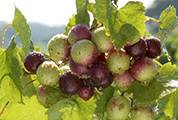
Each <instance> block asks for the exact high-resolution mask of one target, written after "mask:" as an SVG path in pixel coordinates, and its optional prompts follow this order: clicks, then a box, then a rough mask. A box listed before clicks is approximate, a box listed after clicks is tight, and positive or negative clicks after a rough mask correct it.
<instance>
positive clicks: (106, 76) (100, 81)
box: [89, 62, 113, 87]
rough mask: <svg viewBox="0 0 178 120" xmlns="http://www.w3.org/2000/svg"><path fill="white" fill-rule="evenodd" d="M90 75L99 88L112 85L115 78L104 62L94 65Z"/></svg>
mask: <svg viewBox="0 0 178 120" xmlns="http://www.w3.org/2000/svg"><path fill="white" fill-rule="evenodd" d="M89 73H90V76H91V78H92V79H93V80H94V83H95V84H96V86H97V87H107V86H109V85H110V84H111V83H112V78H113V76H112V74H111V73H110V72H109V70H108V69H107V67H106V64H105V63H104V62H100V63H96V64H93V66H92V67H91V68H90V72H89Z"/></svg>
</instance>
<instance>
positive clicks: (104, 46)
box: [92, 27, 114, 53]
mask: <svg viewBox="0 0 178 120" xmlns="http://www.w3.org/2000/svg"><path fill="white" fill-rule="evenodd" d="M92 41H93V42H94V43H95V44H96V46H97V48H98V50H99V51H100V52H102V53H105V52H109V51H110V50H112V49H113V47H114V46H113V43H112V39H111V38H110V37H109V36H107V35H106V33H105V29H104V27H100V28H97V29H96V30H95V31H94V32H93V33H92Z"/></svg>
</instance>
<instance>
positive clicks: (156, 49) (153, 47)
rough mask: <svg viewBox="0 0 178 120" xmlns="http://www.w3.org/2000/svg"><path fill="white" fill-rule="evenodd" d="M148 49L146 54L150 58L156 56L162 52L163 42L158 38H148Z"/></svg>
mask: <svg viewBox="0 0 178 120" xmlns="http://www.w3.org/2000/svg"><path fill="white" fill-rule="evenodd" d="M146 43H147V51H146V56H147V57H149V58H156V57H157V56H159V55H160V54H161V43H160V40H159V39H158V38H148V39H146Z"/></svg>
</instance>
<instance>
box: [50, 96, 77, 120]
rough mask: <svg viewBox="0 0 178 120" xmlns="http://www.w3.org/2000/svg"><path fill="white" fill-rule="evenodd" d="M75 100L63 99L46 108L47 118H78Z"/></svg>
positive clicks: (56, 119)
mask: <svg viewBox="0 0 178 120" xmlns="http://www.w3.org/2000/svg"><path fill="white" fill-rule="evenodd" d="M79 116H80V115H79V108H78V106H77V104H76V102H75V101H73V100H71V99H63V100H60V101H59V102H57V103H56V104H54V105H53V106H51V107H50V108H49V109H48V120H80V118H79Z"/></svg>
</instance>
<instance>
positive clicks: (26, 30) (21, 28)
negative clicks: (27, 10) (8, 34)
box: [12, 8, 33, 54]
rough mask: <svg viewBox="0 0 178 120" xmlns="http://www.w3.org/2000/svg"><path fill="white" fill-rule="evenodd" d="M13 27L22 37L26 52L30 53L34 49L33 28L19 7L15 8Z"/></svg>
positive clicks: (23, 47)
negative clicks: (31, 28)
mask: <svg viewBox="0 0 178 120" xmlns="http://www.w3.org/2000/svg"><path fill="white" fill-rule="evenodd" d="M12 27H13V28H14V29H15V31H16V32H17V33H18V35H19V37H20V39H21V43H22V49H23V51H24V53H25V54H28V52H29V51H31V50H32V49H33V45H32V42H31V30H30V27H29V25H28V24H27V21H26V19H25V17H24V16H23V14H22V13H21V12H20V10H19V9H18V8H15V16H14V20H13V22H12Z"/></svg>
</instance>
